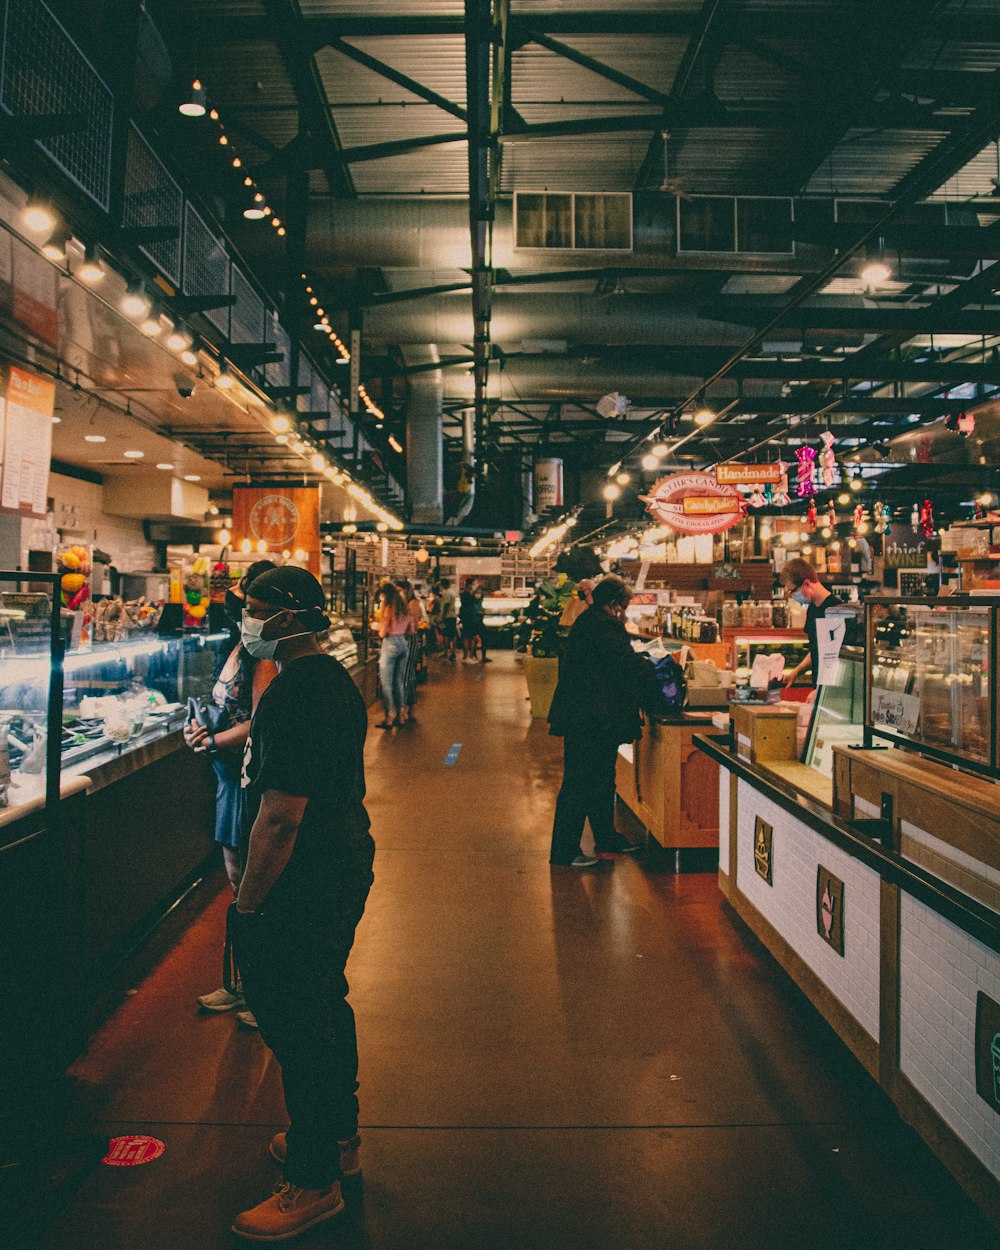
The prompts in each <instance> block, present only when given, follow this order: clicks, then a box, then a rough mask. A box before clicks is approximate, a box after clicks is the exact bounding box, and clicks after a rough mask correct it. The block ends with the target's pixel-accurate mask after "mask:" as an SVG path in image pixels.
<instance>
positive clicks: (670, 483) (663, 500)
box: [639, 473, 746, 534]
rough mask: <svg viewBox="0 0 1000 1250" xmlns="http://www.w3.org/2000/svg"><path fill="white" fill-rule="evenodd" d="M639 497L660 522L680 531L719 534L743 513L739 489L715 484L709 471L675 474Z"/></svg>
mask: <svg viewBox="0 0 1000 1250" xmlns="http://www.w3.org/2000/svg"><path fill="white" fill-rule="evenodd" d="M639 498H640V499H641V500H642V501H643V503H644V504H645V505H646V510H647V511H648V512H649V513H650V515H651V516H654V517H655V518H656V519H657V521H659V522H660V524H661V525H669V526H670V528H671V529H675V530H677V531H678V533H681V534H721V533H722V532H723V531H724V530H728V529H732V527H733V526H734V525H736V524H737V523H738V522H739V521H740V520H741V519H742V518H743V517H744V516H745V515H746V503H745V502H744V500H743V497H742V496H741V495H740V493H739V491H737V490H736V489H735V488H734V487H732V486H721V485H719V483H718V482H717V481H716V480H715V476H714V475H713V474H709V473H675V474H673V475H672V476H671V477H664V478H661V479H660V480H659V481H658V482H657V483H656V485H655V486H654V487H653V491H652V493H651V494H649V495H640V496H639Z"/></svg>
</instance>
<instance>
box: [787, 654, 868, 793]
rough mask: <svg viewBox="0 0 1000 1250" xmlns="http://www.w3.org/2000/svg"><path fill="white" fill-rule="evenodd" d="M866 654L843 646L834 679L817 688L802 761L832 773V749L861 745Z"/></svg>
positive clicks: (819, 770) (828, 773)
mask: <svg viewBox="0 0 1000 1250" xmlns="http://www.w3.org/2000/svg"><path fill="white" fill-rule="evenodd" d="M864 660H865V653H864V650H863V648H861V647H844V649H843V650H842V651H841V653H840V656H839V658H838V659H837V661H836V665H835V669H834V673H833V679H832V680H831V681H829V682H828V683H827V684H826V685H823V686H820V687H819V688H818V689H817V691H816V701H815V702H814V703H813V709H812V715H811V717H810V720H809V732H808V735H807V737H806V745H805V751H804V752H803V756H802V762H803V763H804V764H807V765H808V766H809V767H810V768H815V769H816V771H817V772H819V773H822V774H823V776H824V777H832V776H833V748H834V747H835V746H860V745H861V743H862V742H863V741H864V734H865V666H864Z"/></svg>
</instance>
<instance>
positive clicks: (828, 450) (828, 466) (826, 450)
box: [819, 430, 839, 486]
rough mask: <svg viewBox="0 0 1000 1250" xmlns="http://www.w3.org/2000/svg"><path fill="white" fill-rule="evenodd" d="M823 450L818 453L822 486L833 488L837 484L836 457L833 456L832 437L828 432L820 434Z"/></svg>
mask: <svg viewBox="0 0 1000 1250" xmlns="http://www.w3.org/2000/svg"><path fill="white" fill-rule="evenodd" d="M822 441H823V450H822V452H821V453H820V457H819V463H820V472H821V475H822V481H823V485H824V486H835V485H836V483H837V478H838V476H839V475H838V473H837V457H836V456H835V455H834V454H833V443H834V437H833V435H832V434H831V433H830V431H829V430H824V431H823V434H822Z"/></svg>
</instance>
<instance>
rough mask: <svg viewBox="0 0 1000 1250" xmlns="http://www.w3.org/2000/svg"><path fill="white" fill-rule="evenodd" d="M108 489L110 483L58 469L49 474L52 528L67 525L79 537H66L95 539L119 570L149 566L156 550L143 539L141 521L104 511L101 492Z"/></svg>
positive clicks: (82, 539) (87, 541)
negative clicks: (98, 483) (52, 509)
mask: <svg viewBox="0 0 1000 1250" xmlns="http://www.w3.org/2000/svg"><path fill="white" fill-rule="evenodd" d="M111 489H113V486H111V485H110V484H108V485H105V486H99V485H97V484H96V483H94V482H81V481H80V480H79V479H77V478H75V477H65V476H63V475H62V474H61V473H51V474H49V494H50V495H51V497H52V500H53V508H54V514H53V520H54V524H55V528H56V529H57V530H58V529H61V528H63V527H70V528H72V529H73V530H75V531H80V532H82V534H83V537H82V538H76V537H73V538H70V539H68V540H67V541H69V542H84V543H96V544H97V546H98V547H100V548H101V550H102V551H106V552H107V553H108V554H109V555H110V556H112V557H113V561H114V566H115V568H116V569H117V570H118V571H119V573H130V572H134V571H137V570H140V569H142V570H145V569H151V568H152V567H153V560H154V555H155V553H154V550H153V548H152V547H151V546H150V544H149V543H147V542H146V538H145V535H144V534H143V532H142V522H141V521H133V520H130V519H129V518H128V517H120V516H111V515H109V514H108V513H106V512H105V511H104V506H103V505H104V492H105V491H106V490H111Z"/></svg>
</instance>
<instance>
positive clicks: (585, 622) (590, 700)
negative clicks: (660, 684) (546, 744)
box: [549, 607, 662, 742]
mask: <svg viewBox="0 0 1000 1250" xmlns="http://www.w3.org/2000/svg"><path fill="white" fill-rule="evenodd" d="M657 693H658V692H657V690H656V683H655V676H654V674H653V666H652V664H651V663H650V662H649V660H648V659H647V658H646V657H645V656H643V655H638V654H637V653H636V652H635V651H633V650H632V643H631V641H630V640H629V636H628V633H627V632H626V630H625V626H624V625H623V624H622V623H621V621H617V620H615V619H614V617H612V616H609V615H608V614H607V613H606V612H605V611H603V609H601V608H596V607H590V608H588V609H587V611H586V612H584V613H583V615H582V616H580V617H579V618H578V619H577V620H576V621H575V622H574V624H573V628H572V629H571V630H570V631H569V637H568V638H567V640H566V646H565V648H564V650H563V653H562V656H561V657H560V659H559V684H558V685H557V686H556V692H555V694H554V695H553V697H552V707H551V708H550V710H549V732H550V733H551V734H555V735H557V736H558V737H563V736H565V734H566V732H567V730H568V729H571V728H572V729H574V730H580V731H581V732H584V733H591V734H593V735H594V736H595V737H601V738H604V739H605V740H606V741H607V740H613V741H614V742H633V741H634V740H635V739H636V738H638V737H639V735H640V733H641V732H642V719H641V716H640V712H641V710H642V709H643V708H647V709H648V710H650V711H656V710H658V709H657V707H656V706H655V704H656V696H657ZM660 702H662V695H661V696H660Z"/></svg>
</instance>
